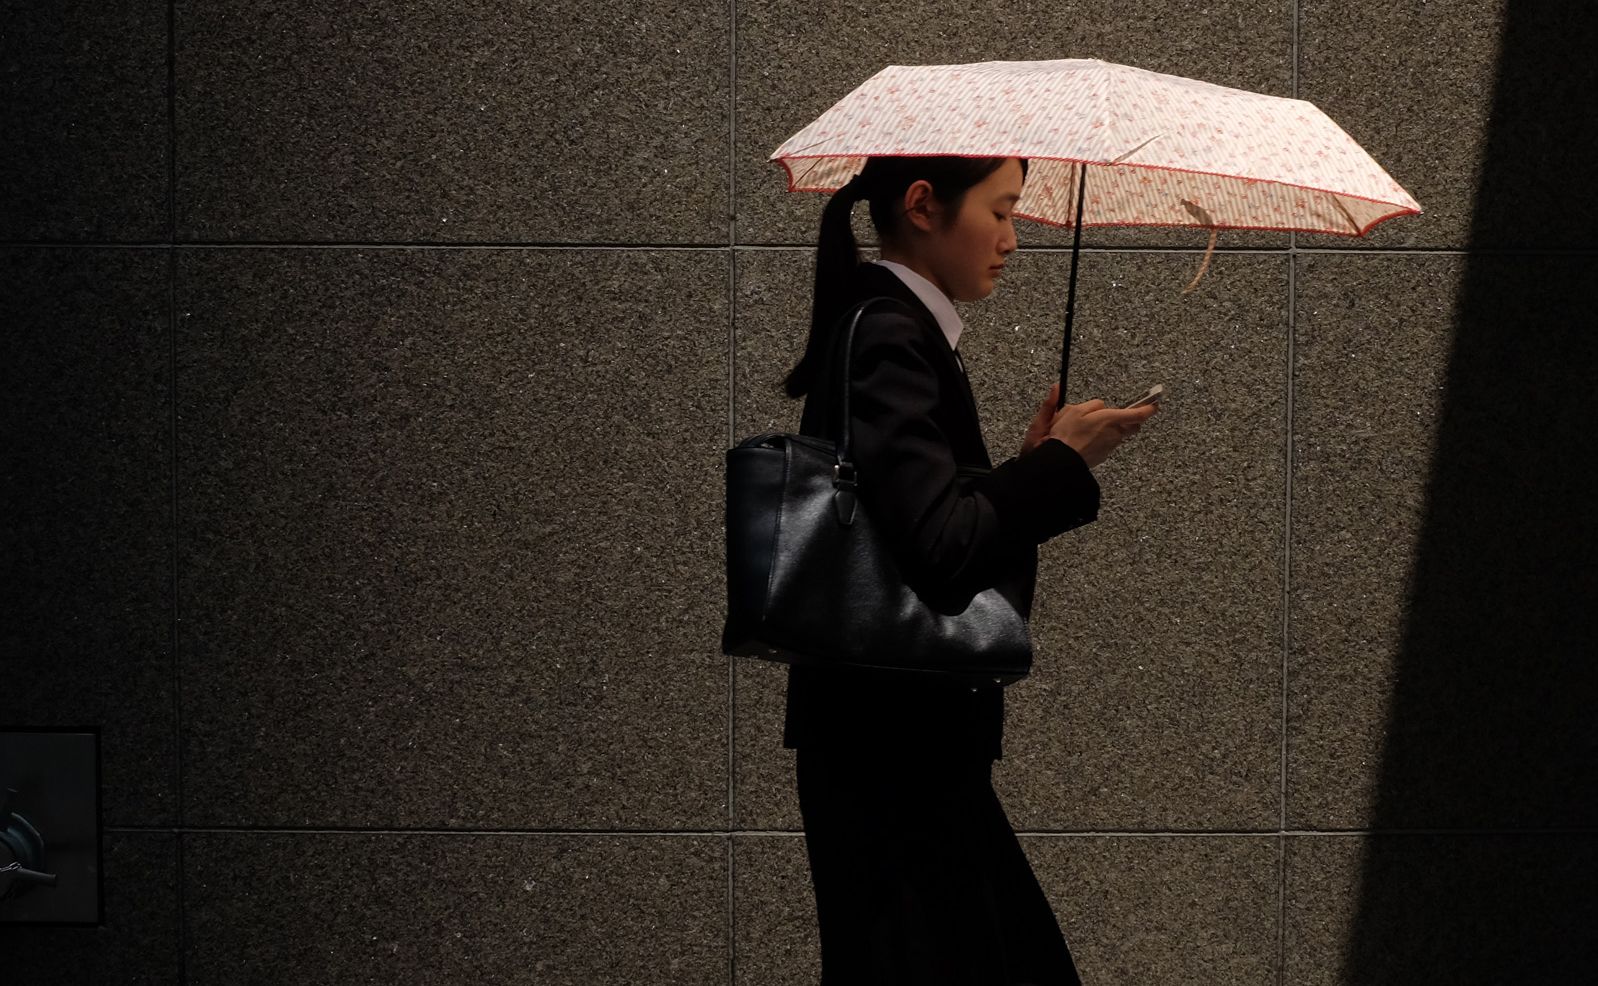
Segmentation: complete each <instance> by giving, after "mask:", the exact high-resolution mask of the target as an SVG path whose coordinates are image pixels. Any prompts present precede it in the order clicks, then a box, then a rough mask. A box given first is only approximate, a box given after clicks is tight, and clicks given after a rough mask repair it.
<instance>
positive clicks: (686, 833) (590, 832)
mask: <svg viewBox="0 0 1598 986" xmlns="http://www.w3.org/2000/svg"><path fill="white" fill-rule="evenodd" d="M105 831H106V832H116V833H122V834H127V835H141V834H143V835H149V834H154V833H168V834H172V835H193V834H211V835H227V834H236V835H445V836H448V835H455V836H480V835H496V836H562V837H564V836H589V837H595V838H605V837H617V836H641V835H645V836H662V837H672V838H714V839H719V840H727V839H730V838H743V837H746V836H786V837H789V838H795V839H799V838H803V837H804V831H803V830H800V829H734V830H732V831H728V830H727V829H720V828H718V829H556V828H548V829H539V828H528V829H428V828H414V829H395V828H356V827H352V828H316V827H306V828H292V827H283V826H269V825H259V826H256V825H228V826H206V825H193V826H171V825H107V826H105ZM1016 835H1024V836H1027V837H1029V838H1039V839H1096V838H1103V837H1108V836H1114V837H1117V838H1122V837H1124V838H1148V839H1167V838H1188V839H1217V838H1220V839H1231V838H1239V837H1247V838H1256V839H1282V838H1289V837H1300V838H1322V837H1328V838H1355V839H1362V838H1370V837H1375V836H1381V837H1387V836H1431V837H1446V836H1472V837H1476V836H1495V837H1496V836H1525V837H1528V838H1545V837H1547V836H1561V835H1568V836H1580V837H1583V838H1598V826H1590V825H1589V826H1569V827H1564V828H1558V827H1556V828H1542V829H1288V830H1280V829H1185V830H1159V829H1072V830H1043V829H1017V830H1016Z"/></svg>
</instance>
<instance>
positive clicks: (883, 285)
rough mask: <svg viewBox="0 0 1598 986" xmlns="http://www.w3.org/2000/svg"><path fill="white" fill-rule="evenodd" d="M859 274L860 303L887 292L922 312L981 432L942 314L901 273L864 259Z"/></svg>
mask: <svg viewBox="0 0 1598 986" xmlns="http://www.w3.org/2000/svg"><path fill="white" fill-rule="evenodd" d="M855 275H856V277H857V278H858V280H857V281H856V285H857V288H856V293H855V301H856V303H858V302H860V301H863V300H864V299H866V298H870V297H874V296H876V295H879V294H885V295H888V296H890V297H893V298H897V299H899V300H901V301H903V302H904V303H905V304H907V305H909V306H911V307H912V308H914V309H915V310H916V311H917V312H918V313H920V316H921V320H922V322H924V323H925V324H926V326H927V327H928V328H929V329H930V330H931V331H932V334H933V335H935V336H937V337H938V341H939V342H940V343H942V345H940V346H937V347H935V348H936V350H937V351H938V352H939V353H941V354H943V360H944V363H945V364H946V365H947V367H948V368H949V369H951V370H952V371H953V373H954V378H955V379H956V380H959V381H960V388H959V389H960V393H961V394H962V395H964V397H965V403H966V408H967V409H968V410H970V412H971V422H972V427H973V428H975V429H976V431H977V433H978V435H980V434H981V425H980V424H979V422H980V421H981V415H980V414H978V413H977V402H976V397H975V396H974V395H973V394H972V393H971V380H970V378H969V377H967V376H966V372H965V366H964V364H962V363H961V362H960V357H959V356H958V355H957V354H956V353H955V351H954V348H953V347H952V346H950V345H949V337H948V336H946V335H944V334H943V327H942V326H940V325H939V324H938V317H937V316H936V315H934V314H932V309H930V308H928V307H927V306H926V303H925V302H923V301H922V300H921V296H920V295H918V294H916V293H915V292H914V291H912V290H910V285H908V284H906V283H904V281H903V280H901V279H900V278H899V275H898V274H895V273H894V272H893V271H891V270H889V269H888V268H886V267H884V266H882V265H881V264H873V263H870V262H869V261H868V262H866V263H862V264H861V265H860V266H859V267H858V268H856V269H855Z"/></svg>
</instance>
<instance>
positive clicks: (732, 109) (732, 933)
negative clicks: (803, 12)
mask: <svg viewBox="0 0 1598 986" xmlns="http://www.w3.org/2000/svg"><path fill="white" fill-rule="evenodd" d="M737 180H738V0H727V447H728V448H731V447H732V446H733V443H734V442H736V441H737V423H738V417H737V413H738V253H737V249H738V207H737V202H738V194H737ZM726 660H727V835H726V852H727V986H733V984H734V983H736V982H737V981H738V968H737V960H738V947H737V946H738V912H737V892H736V888H737V883H736V878H737V873H736V868H737V865H738V859H737V854H736V847H735V845H734V842H733V837H732V833H733V830H734V828H736V826H737V820H738V814H737V803H736V800H735V799H736V798H737V783H736V782H737V776H738V749H737V738H738V728H737V716H738V675H737V668H736V666H735V664H734V662H735V661H736V660H737V658H736V657H734V656H733V655H730V654H729V655H727V658H726Z"/></svg>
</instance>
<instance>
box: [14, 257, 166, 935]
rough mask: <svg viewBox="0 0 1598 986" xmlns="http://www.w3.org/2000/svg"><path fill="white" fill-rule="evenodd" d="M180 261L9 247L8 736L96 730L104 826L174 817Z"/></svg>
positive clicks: (156, 822)
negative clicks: (173, 265) (171, 313)
mask: <svg viewBox="0 0 1598 986" xmlns="http://www.w3.org/2000/svg"><path fill="white" fill-rule="evenodd" d="M168 259H169V258H168V257H166V256H165V255H163V254H161V253H157V252H155V251H150V250H113V249H83V250H61V249H36V250H23V249H4V250H0V272H3V274H0V283H3V285H4V287H3V288H0V325H3V326H4V330H3V331H0V394H3V395H4V400H3V402H0V408H3V410H0V421H3V422H4V424H3V425H0V434H3V435H4V446H5V450H4V452H3V453H0V455H3V462H4V465H3V467H0V474H3V476H4V480H3V482H0V505H3V506H0V613H3V614H4V616H3V617H0V725H6V724H12V725H17V726H99V727H100V730H101V740H100V745H101V771H102V774H101V780H102V783H103V788H102V790H101V797H102V802H103V804H102V810H103V815H104V819H105V823H106V824H108V825H118V824H120V825H131V824H141V825H172V824H175V823H176V822H177V820H178V814H177V811H178V806H177V783H178V782H177V760H176V757H175V753H176V746H177V733H176V723H175V721H174V714H175V707H174V687H175V686H174V681H173V662H172V577H171V566H172V563H171V559H172V374H171V347H172V338H171V331H170V329H169V325H168V317H167V311H168V305H167V280H168V275H167V263H168ZM5 780H6V779H5V778H0V783H4V782H5ZM19 810H21V809H19ZM7 858H8V859H9V857H7ZM0 913H3V912H0Z"/></svg>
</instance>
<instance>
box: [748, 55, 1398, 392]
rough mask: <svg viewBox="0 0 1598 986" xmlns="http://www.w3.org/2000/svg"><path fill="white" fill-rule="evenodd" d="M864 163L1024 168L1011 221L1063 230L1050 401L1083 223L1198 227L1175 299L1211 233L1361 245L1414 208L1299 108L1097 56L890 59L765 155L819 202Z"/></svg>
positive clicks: (1066, 360)
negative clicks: (948, 161)
mask: <svg viewBox="0 0 1598 986" xmlns="http://www.w3.org/2000/svg"><path fill="white" fill-rule="evenodd" d="M875 155H895V156H899V155H903V156H916V155H964V156H970V157H1024V158H1027V159H1028V166H1027V180H1026V183H1025V185H1024V187H1023V188H1022V193H1021V199H1020V201H1018V202H1017V203H1016V204H1015V209H1014V213H1015V215H1018V216H1021V217H1023V218H1026V219H1034V220H1037V221H1038V222H1042V223H1047V224H1049V225H1053V226H1070V227H1072V228H1073V229H1074V233H1073V236H1072V241H1071V282H1070V288H1069V290H1068V293H1067V295H1066V306H1065V338H1064V341H1063V343H1062V346H1061V352H1060V397H1059V401H1060V406H1062V407H1063V406H1064V405H1065V403H1066V401H1065V382H1066V373H1067V370H1068V369H1069V367H1070V356H1071V319H1072V310H1073V308H1074V306H1075V302H1076V264H1077V254H1078V252H1079V249H1080V246H1081V242H1082V226H1083V225H1084V224H1086V225H1089V226H1196V227H1202V228H1207V229H1209V230H1210V242H1209V246H1208V248H1207V249H1206V250H1205V253H1204V260H1203V262H1202V263H1201V264H1200V266H1199V270H1198V274H1197V275H1195V277H1194V278H1193V281H1192V282H1191V283H1190V284H1188V285H1187V287H1185V288H1184V289H1183V293H1186V292H1188V291H1191V290H1192V289H1193V287H1194V286H1195V285H1196V284H1197V283H1198V280H1199V278H1200V277H1202V276H1203V275H1204V271H1205V269H1206V268H1207V267H1208V266H1209V262H1210V256H1211V254H1212V252H1213V251H1214V249H1215V237H1216V233H1217V231H1219V230H1222V229H1262V230H1278V231H1287V230H1296V231H1298V232H1306V233H1331V234H1336V235H1342V236H1364V235H1365V234H1367V233H1368V232H1370V230H1371V229H1372V228H1373V227H1374V226H1376V225H1377V224H1378V223H1380V222H1382V221H1384V220H1387V219H1392V218H1394V217H1395V216H1405V215H1418V214H1419V213H1420V212H1421V208H1420V204H1419V203H1417V202H1416V201H1415V200H1414V199H1413V198H1412V197H1410V195H1409V193H1408V192H1406V191H1404V189H1403V188H1401V187H1400V186H1399V184H1398V183H1397V182H1395V181H1394V180H1393V179H1392V178H1391V177H1390V176H1389V175H1388V174H1387V172H1386V171H1383V170H1382V168H1381V166H1380V165H1378V164H1377V163H1376V161H1375V160H1374V159H1372V158H1371V156H1370V155H1369V154H1367V153H1366V152H1365V150H1364V149H1363V148H1361V147H1360V146H1359V144H1357V143H1356V142H1355V141H1354V139H1353V138H1352V137H1350V136H1349V135H1348V134H1347V133H1345V132H1344V131H1343V130H1342V128H1340V127H1338V126H1337V124H1336V123H1333V122H1332V120H1331V118H1330V117H1328V116H1327V115H1326V114H1325V113H1323V112H1321V111H1320V110H1319V109H1318V108H1316V106H1315V105H1314V104H1313V103H1310V102H1308V101H1306V100H1302V99H1289V98H1286V97H1282V96H1268V95H1265V94H1263V93H1255V92H1248V91H1247V90H1243V89H1231V88H1228V87H1226V86H1218V85H1214V84H1212V83H1208V82H1202V81H1199V80H1197V79H1188V78H1184V77H1182V76H1176V75H1164V74H1161V73H1159V72H1150V71H1148V70H1146V69H1140V68H1136V67H1133V66H1130V65H1117V64H1115V63H1113V62H1105V61H1100V60H1099V59H1097V58H1064V59H1054V60H1049V61H1019V62H1018V61H1010V62H971V63H967V64H961V65H890V66H888V67H887V68H884V69H883V70H882V71H880V72H878V73H877V74H876V75H873V76H872V77H871V78H869V79H867V80H866V81H865V82H864V83H862V84H861V85H860V86H859V88H857V89H855V90H854V91H853V92H851V93H849V94H848V95H847V96H845V97H843V98H842V99H840V100H839V101H838V102H837V103H835V104H834V105H833V106H832V107H831V108H830V109H828V110H827V111H826V112H825V113H822V114H821V115H820V116H819V117H817V118H816V119H815V120H814V121H812V122H811V123H810V124H809V125H808V126H806V127H805V128H804V129H803V130H800V131H799V132H798V133H796V134H794V135H793V136H792V137H790V138H788V139H787V140H786V141H784V142H783V144H782V146H780V147H778V148H777V149H776V151H774V152H773V153H772V155H771V160H774V161H777V162H779V163H781V164H782V166H783V168H784V169H786V170H787V172H788V190H789V191H790V192H833V191H836V190H837V189H838V188H840V187H842V186H843V185H844V184H845V183H846V182H847V181H848V180H849V179H850V178H852V177H854V175H855V174H857V173H859V171H860V170H861V169H862V168H863V167H865V163H866V158H868V157H871V156H875ZM1089 171H1092V172H1093V181H1092V182H1091V183H1089V182H1088V180H1087V178H1088V172H1089ZM1090 184H1091V186H1092V187H1091V190H1090V189H1089V185H1090Z"/></svg>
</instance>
